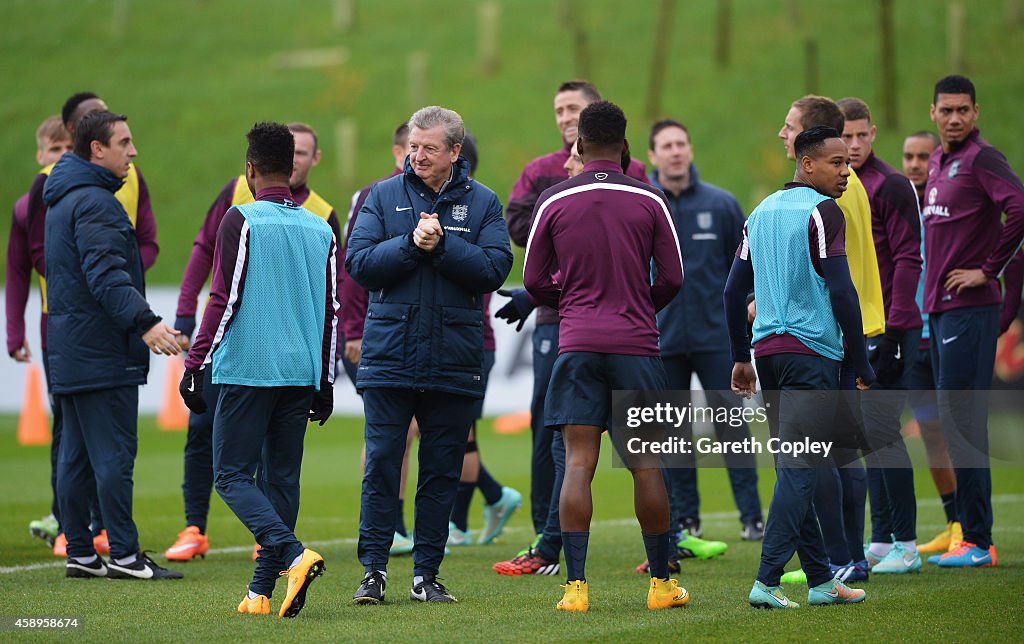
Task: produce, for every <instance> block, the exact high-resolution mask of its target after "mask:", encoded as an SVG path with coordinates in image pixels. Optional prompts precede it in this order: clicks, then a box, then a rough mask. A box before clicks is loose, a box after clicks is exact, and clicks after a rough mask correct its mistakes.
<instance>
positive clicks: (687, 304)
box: [647, 119, 764, 558]
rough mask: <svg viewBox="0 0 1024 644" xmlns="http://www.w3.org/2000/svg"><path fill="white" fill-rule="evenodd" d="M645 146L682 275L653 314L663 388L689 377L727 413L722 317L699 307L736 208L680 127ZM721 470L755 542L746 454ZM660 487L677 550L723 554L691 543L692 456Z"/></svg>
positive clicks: (732, 230) (720, 276) (725, 270)
mask: <svg viewBox="0 0 1024 644" xmlns="http://www.w3.org/2000/svg"><path fill="white" fill-rule="evenodd" d="M649 146H650V149H649V150H648V152H647V158H648V160H649V161H650V162H651V165H653V166H654V167H655V170H652V171H651V173H650V177H649V178H650V180H651V184H652V185H654V186H655V187H657V188H660V189H661V190H662V191H663V192H664V193H665V196H666V198H667V199H668V204H669V209H670V210H671V212H672V218H673V220H674V221H675V225H676V231H677V232H678V233H679V243H680V248H679V250H680V253H681V255H682V257H683V268H684V271H685V273H686V281H685V282H684V283H683V287H682V289H680V291H679V294H678V295H677V296H676V297H675V298H674V299H673V300H672V301H671V302H670V303H669V305H668V306H666V307H665V308H664V309H662V310H661V311H660V312H659V313H658V331H659V332H660V334H661V337H660V340H659V344H660V346H661V359H662V362H663V363H664V364H665V372H666V374H667V375H668V385H669V389H679V390H687V389H689V388H690V380H691V378H692V376H693V374H694V373H696V374H697V377H698V378H700V384H701V386H702V387H703V388H704V390H705V392H706V394H707V396H708V403H709V404H711V405H713V406H720V407H723V408H729V407H735V406H737V401H736V398H735V397H734V396H733V395H732V394H723V393H721V392H725V391H728V390H729V370H730V369H731V368H732V367H731V362H732V361H731V360H730V355H729V334H728V333H727V331H726V328H725V317H724V313H723V311H722V309H720V308H718V307H709V306H707V303H708V301H709V300H713V299H715V298H717V297H718V295H719V294H720V293H721V292H722V289H723V288H724V287H725V279H726V277H728V275H729V268H730V266H731V265H732V256H733V254H734V252H735V250H736V247H737V246H738V245H739V242H740V236H741V234H742V231H743V223H744V221H745V217H744V215H743V209H742V208H740V205H739V202H737V201H736V198H735V197H734V196H733V195H731V194H730V193H729V192H727V191H726V190H723V189H722V188H719V187H718V186H715V185H712V184H710V183H707V182H706V181H703V180H702V178H701V176H700V173H699V172H698V171H697V166H696V165H694V163H693V157H694V152H693V145H692V141H691V138H690V131H689V130H688V129H687V127H686V126H685V125H684V124H682V123H681V122H679V121H676V120H672V119H666V120H662V121H658V122H657V123H655V124H654V125H652V126H651V132H650V138H649ZM725 396H728V398H726V397H725ZM682 430H683V436H684V438H686V440H692V439H693V428H692V423H690V422H689V421H688V420H687V422H685V423H684V425H683V427H682ZM714 431H715V436H716V438H717V439H718V440H719V441H721V442H740V441H743V440H746V439H749V438H750V428H749V427H747V424H746V423H745V422H743V423H741V424H740V425H738V426H732V425H731V424H730V423H728V422H715V423H714ZM725 464H726V467H727V468H728V473H729V484H730V487H731V489H732V495H733V498H734V499H735V501H736V507H737V508H738V509H739V511H740V516H739V519H740V523H741V525H742V526H743V527H742V531H741V537H742V538H743V539H744V540H747V541H759V540H760V539H761V537H762V535H763V531H764V517H763V516H762V514H761V499H760V498H759V497H758V494H757V462H756V460H755V458H754V456H753V455H752V454H733V453H731V452H727V453H726V456H725ZM666 483H667V485H668V496H669V503H670V505H671V506H672V510H673V517H672V518H673V526H672V527H673V529H674V530H678V531H679V532H680V537H681V539H682V540H681V541H680V542H679V544H678V551H677V552H678V553H679V554H680V555H682V556H696V557H699V558H709V557H713V556H716V555H718V554H720V553H722V552H724V551H725V548H726V544H724V543H722V542H720V541H704V540H702V539H700V538H699V537H701V536H702V533H701V527H700V495H699V493H698V491H697V465H696V461H695V459H694V458H693V456H692V455H689V456H684V457H683V462H682V463H679V464H677V466H676V467H671V468H667V469H666Z"/></svg>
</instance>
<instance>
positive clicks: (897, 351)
mask: <svg viewBox="0 0 1024 644" xmlns="http://www.w3.org/2000/svg"><path fill="white" fill-rule="evenodd" d="M896 359H897V360H899V359H900V348H899V345H897V346H896Z"/></svg>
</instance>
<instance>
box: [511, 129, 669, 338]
mask: <svg viewBox="0 0 1024 644" xmlns="http://www.w3.org/2000/svg"><path fill="white" fill-rule="evenodd" d="M571 149H572V145H570V144H567V143H566V144H563V145H562V147H561V149H558V150H555V151H554V152H552V153H551V154H545V155H544V156H541V157H537V158H536V159H534V160H533V161H530V162H529V163H527V164H526V167H524V168H523V172H522V174H520V175H519V178H518V179H517V180H516V185H514V186H513V187H512V194H511V195H509V198H508V205H507V206H506V207H505V224H506V225H507V226H508V236H509V239H511V240H512V243H513V244H515V245H517V246H523V247H524V248H525V247H526V240H527V237H529V235H530V226H531V225H532V224H533V213H534V210H535V209H536V207H537V198H538V197H540V194H541V193H542V192H544V191H545V190H547V189H548V188H550V187H551V186H554V185H557V184H559V183H561V182H563V181H565V180H566V179H568V178H569V177H568V175H567V174H566V173H565V167H564V166H565V162H566V161H567V160H568V159H569V151H570V150H571ZM620 171H621V168H620ZM626 174H627V175H629V176H630V177H633V178H634V179H637V180H638V181H642V182H644V183H650V180H649V179H648V178H647V173H646V172H645V171H644V164H643V163H642V162H640V161H638V160H637V159H631V160H630V162H629V170H628V171H627V172H626ZM557 323H558V312H557V311H555V310H553V309H550V308H548V307H545V306H542V307H540V308H538V309H537V324H557Z"/></svg>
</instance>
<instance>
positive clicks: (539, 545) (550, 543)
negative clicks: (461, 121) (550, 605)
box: [491, 139, 678, 577]
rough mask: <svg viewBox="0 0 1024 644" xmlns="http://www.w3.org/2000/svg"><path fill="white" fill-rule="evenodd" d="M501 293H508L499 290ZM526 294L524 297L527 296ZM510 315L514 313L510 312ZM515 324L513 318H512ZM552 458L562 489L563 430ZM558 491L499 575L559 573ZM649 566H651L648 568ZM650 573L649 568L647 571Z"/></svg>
mask: <svg viewBox="0 0 1024 644" xmlns="http://www.w3.org/2000/svg"><path fill="white" fill-rule="evenodd" d="M577 143H578V139H577V141H573V144H572V146H571V147H570V148H569V157H568V158H567V159H566V160H565V164H564V165H563V166H562V167H563V168H564V170H565V172H566V173H567V174H568V175H569V178H570V179H572V178H573V177H575V176H578V175H580V174H581V173H582V172H583V159H581V158H580V152H579V148H578V145H577ZM499 293H500V294H503V295H504V294H507V292H506V293H503V292H502V291H499ZM524 296H525V297H524ZM516 302H520V303H521V304H525V306H526V307H527V308H529V309H530V310H529V311H524V312H522V313H519V312H515V314H514V317H515V319H517V320H518V321H519V326H518V327H517V328H516V330H517V331H518V330H519V329H521V328H522V326H523V323H524V322H525V321H526V318H527V316H529V314H530V311H532V310H533V307H534V304H533V303H532V301H530V299H529V296H528V295H527V294H526V292H525V289H524V290H523V295H522V296H518V295H517V296H514V297H513V298H512V300H511V301H510V302H509V304H506V305H505V307H503V308H504V309H505V311H508V308H507V307H509V306H512V307H515V305H516ZM495 315H496V317H505V315H506V314H503V312H502V311H501V310H499V311H498V313H496V314H495ZM507 315H509V316H510V317H513V316H512V315H511V312H509V313H507ZM509 323H510V324H511V323H512V320H509ZM551 460H552V461H553V463H554V475H555V476H554V479H553V483H552V489H554V490H558V491H559V492H561V490H562V480H563V479H564V478H565V442H564V441H563V440H562V432H552V437H551ZM558 496H559V495H558V494H552V495H551V503H550V505H549V506H548V514H547V519H546V521H545V523H544V531H543V532H542V533H541V534H540V535H538V538H536V539H534V542H533V543H532V544H531V545H530V546H529V547H528V548H526V549H525V550H523V551H522V552H520V553H519V554H517V555H516V556H515V557H512V558H511V559H507V560H505V561H498V562H496V563H495V564H494V565H493V566H491V570H493V571H494V572H496V573H498V574H499V575H509V576H512V577H517V576H519V575H557V574H558V571H559V570H561V566H560V565H559V560H560V558H561V554H560V553H561V552H562V527H561V525H559V522H558ZM673 563H674V564H675V565H676V566H678V560H676V561H675V562H673V560H672V559H671V557H670V559H669V571H670V572H672V571H673ZM649 568H650V566H649V565H648V569H649ZM644 572H647V570H644Z"/></svg>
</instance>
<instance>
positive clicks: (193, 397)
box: [178, 369, 207, 414]
mask: <svg viewBox="0 0 1024 644" xmlns="http://www.w3.org/2000/svg"><path fill="white" fill-rule="evenodd" d="M178 393H180V394H181V399H182V400H184V401H185V406H186V407H188V408H189V409H190V410H192V413H195V414H204V413H206V410H207V407H206V401H205V400H203V370H202V369H186V370H185V373H184V374H183V375H182V376H181V384H179V385H178Z"/></svg>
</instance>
